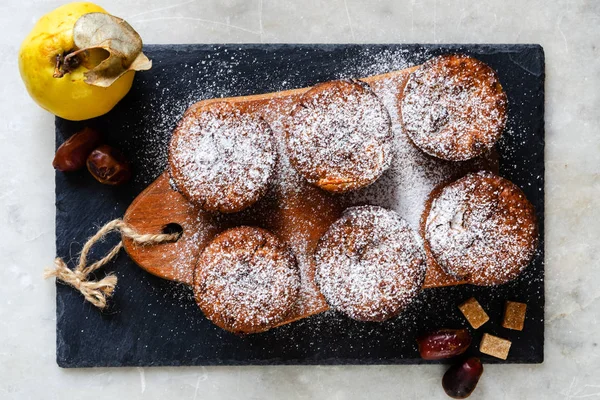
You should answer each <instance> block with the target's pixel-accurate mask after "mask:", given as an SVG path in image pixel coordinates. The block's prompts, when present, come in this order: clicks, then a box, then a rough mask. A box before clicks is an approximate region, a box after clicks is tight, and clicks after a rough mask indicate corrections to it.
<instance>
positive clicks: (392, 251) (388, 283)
mask: <svg viewBox="0 0 600 400" xmlns="http://www.w3.org/2000/svg"><path fill="white" fill-rule="evenodd" d="M315 262H316V266H317V273H316V279H317V283H318V285H319V287H320V289H321V292H322V293H323V295H324V296H325V298H326V299H327V301H328V302H329V304H330V305H331V306H332V307H333V308H334V309H336V310H338V311H341V312H343V313H345V314H346V315H348V316H349V317H351V318H354V319H357V320H360V321H384V320H386V319H389V318H391V317H394V316H396V315H398V314H399V313H400V312H401V311H402V310H403V309H404V308H405V307H406V306H407V305H408V304H409V303H410V302H411V301H412V300H413V298H414V297H415V296H416V295H417V294H418V292H419V291H420V289H421V285H422V284H423V279H424V277H425V261H424V254H423V251H422V248H421V244H420V243H419V240H418V237H417V236H416V234H415V233H414V232H413V231H412V229H410V227H409V226H408V224H407V223H406V222H405V221H404V220H403V219H402V218H400V216H398V214H396V213H395V212H393V211H389V210H386V209H384V208H381V207H377V206H360V207H352V208H349V209H347V210H346V211H345V212H344V215H343V216H342V217H341V218H340V219H339V220H337V221H336V222H335V223H334V224H333V225H332V226H331V227H330V228H329V230H328V231H327V233H325V235H324V236H323V237H322V238H321V241H320V242H319V245H318V247H317V250H316V253H315Z"/></svg>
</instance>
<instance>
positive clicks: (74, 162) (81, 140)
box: [52, 128, 102, 172]
mask: <svg viewBox="0 0 600 400" xmlns="http://www.w3.org/2000/svg"><path fill="white" fill-rule="evenodd" d="M101 141H102V137H101V135H100V133H99V132H98V131H97V130H95V129H92V128H84V129H83V130H81V131H79V132H77V133H76V134H74V135H73V136H71V137H70V138H68V139H67V140H66V141H65V142H64V143H63V144H61V145H60V147H59V148H58V150H56V155H55V156H54V160H53V161H52V166H53V167H54V168H56V169H57V170H59V171H62V172H72V171H77V170H78V169H81V168H83V167H84V166H85V160H86V159H87V158H88V156H89V155H90V153H91V152H92V150H94V149H95V148H96V147H98V146H99V145H100V142H101Z"/></svg>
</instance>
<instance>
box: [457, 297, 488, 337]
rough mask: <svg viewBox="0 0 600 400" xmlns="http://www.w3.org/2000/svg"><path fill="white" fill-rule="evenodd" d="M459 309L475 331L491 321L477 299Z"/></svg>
mask: <svg viewBox="0 0 600 400" xmlns="http://www.w3.org/2000/svg"><path fill="white" fill-rule="evenodd" d="M458 308H459V309H460V311H461V312H462V313H463V315H464V316H465V318H466V319H467V321H469V323H470V324H471V326H472V327H473V328H474V329H477V328H479V327H480V326H481V325H483V324H485V323H486V322H488V321H489V319H490V317H488V315H487V313H486V312H485V311H484V309H483V308H482V307H481V305H480V304H479V302H478V301H477V300H476V299H475V297H471V298H470V299H469V300H467V301H465V302H464V303H462V304H461V305H459V306H458Z"/></svg>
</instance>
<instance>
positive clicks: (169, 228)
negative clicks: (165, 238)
mask: <svg viewBox="0 0 600 400" xmlns="http://www.w3.org/2000/svg"><path fill="white" fill-rule="evenodd" d="M162 233H164V234H167V235H170V234H173V233H178V234H179V238H181V235H182V234H183V227H182V226H181V225H179V224H177V223H175V222H171V223H170V224H167V225H165V226H164V227H163V228H162ZM179 238H178V239H177V240H179Z"/></svg>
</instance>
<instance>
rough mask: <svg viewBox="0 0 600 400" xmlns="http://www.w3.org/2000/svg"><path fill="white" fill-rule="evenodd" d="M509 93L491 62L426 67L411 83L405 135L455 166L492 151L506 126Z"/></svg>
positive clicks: (448, 59) (440, 61)
mask: <svg viewBox="0 0 600 400" xmlns="http://www.w3.org/2000/svg"><path fill="white" fill-rule="evenodd" d="M506 103H507V100H506V94H505V93H504V90H503V89H502V86H501V85H500V82H499V81H498V77H497V76H496V73H495V72H494V70H492V69H491V68H490V67H489V66H488V65H486V64H485V63H483V62H481V61H479V60H476V59H475V58H472V57H468V56H465V55H445V56H441V57H436V58H433V59H431V60H428V61H427V62H425V63H424V64H423V65H421V67H419V69H417V70H416V71H414V72H413V73H412V74H411V75H410V77H409V79H408V82H407V83H406V86H405V88H404V91H403V95H402V101H401V107H400V111H401V120H402V126H403V127H404V130H405V131H406V133H407V134H408V136H409V137H410V138H411V140H412V141H413V142H414V143H415V145H416V146H417V147H419V148H420V149H421V150H423V151H424V152H425V153H427V154H429V155H432V156H435V157H438V158H442V159H444V160H450V161H462V160H468V159H471V158H474V157H477V156H479V155H481V154H483V153H484V152H486V151H488V150H490V149H491V148H492V147H493V146H494V144H495V143H496V142H497V141H498V139H499V138H500V136H501V135H502V131H503V129H504V126H505V124H506Z"/></svg>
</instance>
